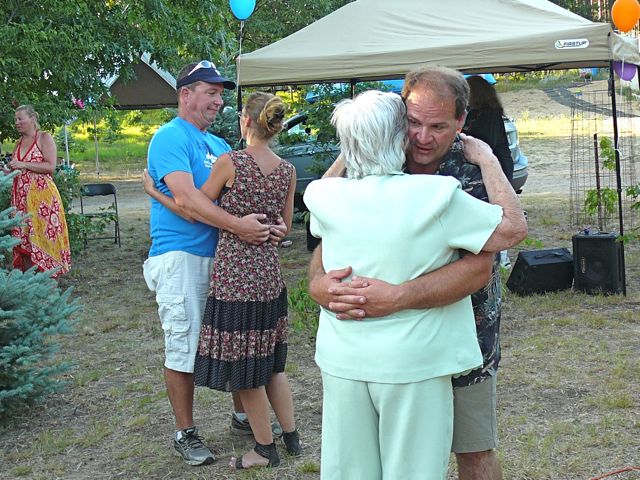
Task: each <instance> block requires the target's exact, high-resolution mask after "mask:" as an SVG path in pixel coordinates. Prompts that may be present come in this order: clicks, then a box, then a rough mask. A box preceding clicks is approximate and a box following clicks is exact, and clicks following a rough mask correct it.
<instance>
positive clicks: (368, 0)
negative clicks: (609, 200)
mask: <svg viewBox="0 0 640 480" xmlns="http://www.w3.org/2000/svg"><path fill="white" fill-rule="evenodd" d="M613 61H623V62H627V63H633V64H636V65H640V46H639V43H638V39H637V38H635V37H632V36H625V35H620V34H618V33H616V32H614V31H613V29H612V27H611V25H610V24H608V23H595V22H591V21H589V20H586V19H584V18H582V17H580V16H579V15H576V14H574V13H571V12H569V11H568V10H565V9H563V8H561V7H559V6H557V5H555V4H553V3H551V2H549V1H547V0H482V1H478V0H455V1H449V2H445V1H442V0H395V1H393V2H391V1H388V0H356V1H354V2H352V3H349V4H347V5H345V6H344V7H342V8H340V9H339V10H336V11H335V12H333V13H331V14H329V15H327V16H326V17H324V18H321V19H320V20H318V21H316V22H314V23H312V24H311V25H309V26H307V27H305V28H303V29H302V30H299V31H298V32H296V33H293V34H292V35H289V36H288V37H286V38H283V39H282V40H280V41H278V42H275V43H273V44H271V45H268V46H266V47H263V48H261V49H259V50H256V51H254V52H251V53H247V54H244V55H240V56H239V57H238V59H237V65H238V71H241V72H242V74H241V78H240V79H239V81H238V85H239V86H238V102H239V106H240V102H241V91H242V90H241V89H242V87H248V86H267V85H290V84H304V83H322V82H325V83H326V82H349V83H350V84H351V86H352V92H353V91H354V84H355V83H358V82H362V81H370V80H381V79H391V78H401V77H403V76H404V75H405V74H406V73H407V72H408V71H410V70H413V69H415V68H417V67H419V66H421V65H427V64H431V65H441V66H446V67H450V68H454V69H457V70H460V71H462V72H463V73H506V72H526V71H535V70H554V69H568V68H583V67H611V66H612V65H613V64H612V62H613ZM613 81H614V77H613V73H611V86H612V88H611V89H610V91H611V107H612V112H613V117H612V118H613V122H612V123H613V131H614V142H615V145H616V149H615V156H616V177H617V186H618V211H619V215H620V234H624V225H623V215H622V193H621V192H622V191H621V178H620V156H619V151H618V149H617V145H618V128H617V118H616V113H615V112H616V98H615V88H613V86H614V83H613ZM622 262H623V266H622V271H623V272H624V259H623V260H622ZM623 275H624V273H623ZM623 293H624V294H626V285H624V282H623Z"/></svg>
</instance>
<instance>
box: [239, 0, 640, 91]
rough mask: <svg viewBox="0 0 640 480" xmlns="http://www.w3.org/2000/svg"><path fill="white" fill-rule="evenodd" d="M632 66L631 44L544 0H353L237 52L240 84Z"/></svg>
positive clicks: (635, 51) (638, 55)
mask: <svg viewBox="0 0 640 480" xmlns="http://www.w3.org/2000/svg"><path fill="white" fill-rule="evenodd" d="M611 60H624V61H626V62H630V63H635V64H640V51H639V48H638V40H637V39H636V38H633V37H628V36H622V35H619V34H617V33H615V32H613V30H612V28H611V26H610V25H609V24H608V23H594V22H591V21H589V20H586V19H584V18H582V17H580V16H578V15H576V14H574V13H571V12H569V11H568V10H565V9H563V8H561V7H558V6H557V5H555V4H553V3H551V2H548V1H546V0H482V1H477V0H456V1H452V2H443V1H442V0H396V1H393V2H390V1H388V0H357V1H355V2H352V3H349V4H347V5H345V6H344V7H342V8H341V9H339V10H336V11H335V12H333V13H331V14H329V15H327V16H326V17H324V18H321V19H320V20H318V21H316V22H315V23H312V24H311V25H309V26H307V27H306V28H303V29H302V30H299V31H298V32H296V33H294V34H292V35H290V36H288V37H286V38H283V39H282V40H280V41H278V42H275V43H273V44H271V45H268V46H266V47H264V48H261V49H259V50H256V51H254V52H251V53H247V54H243V55H241V56H240V57H239V59H238V63H239V66H241V72H242V73H241V78H240V85H241V86H243V87H246V86H261V85H283V84H296V83H317V82H352V83H353V82H359V81H367V80H378V79H386V78H394V77H395V78H399V77H402V76H403V75H405V74H406V73H407V72H408V71H409V70H412V69H414V68H416V67H418V66H420V65H424V64H434V65H442V66H447V67H451V68H455V69H457V70H460V71H462V72H469V73H488V72H491V73H500V72H515V71H533V70H547V69H566V68H579V67H608V66H609V61H611Z"/></svg>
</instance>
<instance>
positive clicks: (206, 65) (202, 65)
mask: <svg viewBox="0 0 640 480" xmlns="http://www.w3.org/2000/svg"><path fill="white" fill-rule="evenodd" d="M201 68H216V66H215V65H214V64H213V63H212V62H210V61H209V60H202V61H201V62H199V63H198V64H197V65H196V66H195V67H193V68H192V69H191V71H190V72H189V73H187V75H186V76H187V77H188V76H189V75H191V74H192V73H193V72H197V71H198V70H200V69H201Z"/></svg>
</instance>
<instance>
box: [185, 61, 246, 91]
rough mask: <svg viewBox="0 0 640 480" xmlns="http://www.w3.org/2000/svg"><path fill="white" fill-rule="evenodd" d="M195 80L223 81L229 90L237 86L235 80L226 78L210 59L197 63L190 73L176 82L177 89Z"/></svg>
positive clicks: (223, 84)
mask: <svg viewBox="0 0 640 480" xmlns="http://www.w3.org/2000/svg"><path fill="white" fill-rule="evenodd" d="M195 82H207V83H221V84H222V86H223V87H224V88H226V89H228V90H233V89H235V88H236V84H235V82H233V81H231V80H229V79H227V78H224V77H223V76H222V74H221V73H220V71H219V70H218V69H217V68H216V66H215V65H214V64H213V63H212V62H210V61H209V60H202V61H201V62H199V63H197V64H196V65H195V66H194V67H193V68H192V69H191V71H190V72H189V73H187V74H186V75H185V76H184V77H182V78H181V79H180V80H178V82H177V83H176V89H178V88H181V87H184V86H186V85H191V84H192V83H195Z"/></svg>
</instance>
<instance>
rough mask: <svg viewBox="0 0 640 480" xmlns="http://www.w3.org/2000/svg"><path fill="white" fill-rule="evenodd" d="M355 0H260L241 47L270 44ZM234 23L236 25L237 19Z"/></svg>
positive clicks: (246, 50)
mask: <svg viewBox="0 0 640 480" xmlns="http://www.w3.org/2000/svg"><path fill="white" fill-rule="evenodd" d="M352 1H353V0H316V1H309V0H285V1H283V0H257V2H256V8H255V10H254V13H253V14H252V15H251V17H249V19H248V20H246V22H245V28H244V35H243V36H244V38H243V47H242V50H243V51H244V52H251V51H253V50H256V49H258V48H261V47H264V46H265V45H269V44H270V43H273V42H275V41H277V40H280V39H281V38H284V37H286V36H288V35H291V34H292V33H294V32H297V31H298V30H300V29H302V28H304V27H306V26H307V25H309V24H311V23H313V22H315V21H316V20H318V19H320V18H322V17H325V16H327V15H329V14H330V13H331V12H333V11H335V10H337V9H339V8H341V7H343V6H344V5H346V4H347V3H351V2H352ZM235 23H236V24H237V20H236V22H235ZM228 29H229V30H230V31H236V32H239V29H238V27H237V26H234V24H233V23H230V24H229V25H228ZM236 38H237V35H236Z"/></svg>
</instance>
